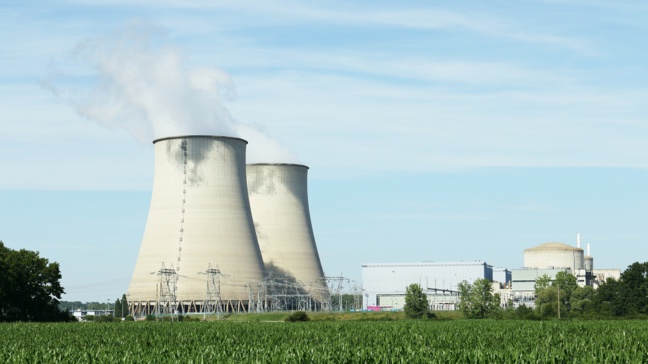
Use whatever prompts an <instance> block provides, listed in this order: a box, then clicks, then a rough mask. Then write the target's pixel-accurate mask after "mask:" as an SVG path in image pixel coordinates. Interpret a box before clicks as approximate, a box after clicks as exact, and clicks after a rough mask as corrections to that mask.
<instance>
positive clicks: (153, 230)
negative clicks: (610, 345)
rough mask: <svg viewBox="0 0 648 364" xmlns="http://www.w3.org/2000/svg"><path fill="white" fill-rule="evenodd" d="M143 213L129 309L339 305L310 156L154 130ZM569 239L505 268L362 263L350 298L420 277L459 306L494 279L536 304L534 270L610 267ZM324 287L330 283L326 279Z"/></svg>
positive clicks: (510, 295)
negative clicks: (322, 243) (466, 289)
mask: <svg viewBox="0 0 648 364" xmlns="http://www.w3.org/2000/svg"><path fill="white" fill-rule="evenodd" d="M153 144H154V148H155V173H154V181H153V190H152V195H151V204H150V209H149V215H148V220H147V222H146V228H145V231H144V236H143V238H142V244H141V247H140V251H139V255H138V258H137V263H136V265H135V269H134V271H133V277H132V279H131V283H130V287H129V290H128V302H129V310H130V313H131V314H132V315H134V316H140V317H141V316H144V315H149V314H156V315H176V314H178V313H182V314H187V313H195V314H197V313H200V314H205V315H206V314H216V315H218V314H220V313H224V312H263V311H278V310H305V311H312V310H330V309H331V308H333V307H332V306H333V305H332V300H331V299H332V297H334V296H335V297H337V298H338V301H337V303H338V304H339V309H340V310H343V306H342V295H341V292H342V288H341V287H342V282H343V281H344V280H345V278H344V277H341V276H340V277H325V275H324V270H323V269H322V264H321V262H320V258H319V253H318V251H317V245H316V243H315V236H314V234H313V228H312V224H311V218H310V209H309V205H308V187H307V186H308V167H307V166H304V165H299V164H287V163H286V164H248V165H246V146H247V142H246V141H245V140H243V139H240V138H234V137H225V136H207V135H188V136H176V137H167V138H162V139H157V140H155V141H154V142H153ZM576 240H577V242H576V246H571V245H568V244H563V243H558V242H550V243H544V244H540V245H538V246H536V247H532V248H528V249H526V250H524V265H523V267H522V268H521V269H514V270H512V271H509V270H508V269H505V268H493V267H492V266H491V265H489V264H487V263H486V262H484V261H473V262H421V263H380V264H363V265H362V280H363V282H362V288H356V289H355V292H354V294H353V297H354V298H353V299H354V302H357V304H356V303H354V308H356V309H360V297H361V298H362V309H365V310H384V309H389V310H399V309H402V308H403V306H404V304H405V290H406V287H407V286H408V285H410V284H412V283H418V284H419V285H421V287H422V288H423V290H424V291H425V292H426V294H427V297H428V303H429V305H430V308H431V309H434V310H455V309H457V306H458V303H459V295H458V286H459V284H460V283H461V282H463V281H467V282H469V283H473V282H474V281H475V280H477V279H488V280H490V281H491V282H493V288H494V290H495V291H496V292H497V293H499V294H500V297H501V299H502V302H503V304H504V303H507V302H512V303H513V304H514V305H520V304H525V305H527V306H533V304H534V295H535V292H534V285H535V281H536V280H537V279H538V278H539V277H541V276H544V275H547V276H549V277H550V278H551V279H554V278H555V277H556V274H558V273H559V272H566V273H570V274H573V275H574V276H576V278H577V283H578V284H579V285H580V286H596V285H597V284H598V282H601V281H603V280H605V279H606V278H608V277H614V278H618V276H619V275H620V270H618V269H599V270H595V269H594V258H592V256H591V255H590V247H589V244H587V254H585V251H584V250H583V249H582V248H581V246H580V245H581V244H580V234H578V235H577V238H576ZM329 286H330V287H332V288H331V289H330V288H329Z"/></svg>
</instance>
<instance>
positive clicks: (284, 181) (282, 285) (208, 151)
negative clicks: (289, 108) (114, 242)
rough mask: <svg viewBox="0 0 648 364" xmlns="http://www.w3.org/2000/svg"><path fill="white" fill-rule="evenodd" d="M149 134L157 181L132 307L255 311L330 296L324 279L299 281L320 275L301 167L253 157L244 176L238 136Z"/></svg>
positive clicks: (137, 310)
mask: <svg viewBox="0 0 648 364" xmlns="http://www.w3.org/2000/svg"><path fill="white" fill-rule="evenodd" d="M153 143H154V148H155V173H154V181H153V191H152V195H151V204H150V209H149V215H148V219H147V222H146V228H145V231H144V236H143V238H142V243H141V246H140V251H139V255H138V258H137V263H136V265H135V269H134V271H133V277H132V279H131V283H130V287H129V290H128V300H129V304H130V313H131V314H133V315H137V316H141V315H146V314H152V313H157V314H175V313H192V312H200V313H213V312H222V311H233V312H240V311H252V310H255V311H259V310H265V309H271V308H274V309H276V308H281V307H283V308H287V306H286V304H287V303H289V302H293V303H294V304H295V305H298V306H299V307H294V308H304V307H307V305H312V304H314V303H317V302H319V300H322V299H324V298H327V296H328V292H327V291H326V288H325V286H324V287H323V286H322V285H321V284H320V285H319V286H317V285H310V286H304V285H301V286H300V285H299V284H300V282H311V281H316V280H317V278H318V276H319V278H320V281H322V282H323V281H324V277H323V274H322V268H321V264H320V262H319V256H318V254H317V247H316V246H315V240H314V237H313V232H312V227H311V223H310V214H309V212H308V199H307V192H306V170H307V167H305V166H285V167H283V166H269V165H263V166H251V167H249V168H250V171H251V173H252V174H253V177H252V178H251V179H250V180H249V181H248V179H247V174H246V163H245V153H246V145H247V142H246V141H245V140H243V139H239V138H232V137H222V136H206V135H192V136H177V137H168V138H162V139H158V140H155V141H154V142H153ZM264 178H268V180H267V181H265V180H264ZM248 183H249V184H250V186H252V187H253V188H254V191H252V193H251V194H248ZM251 198H252V199H253V200H254V201H255V203H254V206H255V209H254V211H255V214H256V216H257V217H258V221H255V220H254V218H253V215H252V209H251V205H250V199H251ZM255 225H257V226H258V228H259V231H257V229H256V228H255ZM257 236H260V238H257ZM259 239H260V240H262V241H263V245H262V246H263V247H264V252H265V254H266V257H267V259H268V261H267V262H264V259H263V255H262V251H261V248H260V245H259ZM266 264H267V266H268V267H271V268H272V270H273V272H274V276H269V275H268V269H266ZM278 272H283V273H285V274H286V275H288V276H289V277H288V278H286V277H283V276H282V277H278V275H279V273H278ZM273 277H274V278H273ZM311 287H313V288H314V289H313V292H310V291H309V289H310V288H311ZM315 291H317V293H316V294H315ZM279 296H282V298H281V300H280V301H281V302H279V303H281V304H279V305H274V306H273V302H274V303H277V302H275V301H273V298H277V297H279ZM291 298H292V299H293V300H292V301H291ZM295 298H296V299H297V300H298V302H295V301H294V299H295ZM305 305H306V306H305ZM320 305H321V302H320ZM308 307H309V306H308Z"/></svg>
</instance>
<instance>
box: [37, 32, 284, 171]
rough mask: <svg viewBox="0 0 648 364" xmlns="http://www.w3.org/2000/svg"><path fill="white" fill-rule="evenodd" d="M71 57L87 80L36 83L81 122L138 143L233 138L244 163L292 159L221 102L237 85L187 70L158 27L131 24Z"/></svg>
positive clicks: (215, 72) (212, 73) (217, 74)
mask: <svg viewBox="0 0 648 364" xmlns="http://www.w3.org/2000/svg"><path fill="white" fill-rule="evenodd" d="M72 57H73V58H74V59H75V60H77V61H80V62H81V65H82V66H85V67H88V66H89V67H90V69H91V70H92V72H91V75H90V80H91V82H89V83H84V84H83V85H81V86H78V85H77V86H75V87H76V89H75V90H67V89H65V88H62V87H61V86H60V85H59V82H57V81H52V80H46V81H44V82H42V85H43V86H44V87H46V88H48V89H49V90H50V91H52V92H53V93H54V94H55V95H57V96H62V97H65V98H66V99H67V100H68V101H70V102H71V103H72V104H73V105H74V106H75V108H76V110H77V112H78V113H79V114H80V115H82V116H83V117H86V118H88V119H90V120H93V121H96V122H98V123H99V124H101V125H103V126H106V127H108V128H111V129H121V130H124V131H126V132H128V133H129V134H130V135H132V136H133V137H134V138H135V139H136V140H137V141H139V142H140V143H150V142H151V141H152V140H154V139H158V138H162V137H168V136H177V135H219V136H233V137H241V138H243V139H246V140H248V142H249V144H248V156H249V159H251V160H255V161H256V162H290V161H294V160H295V157H294V155H293V154H292V153H291V152H290V151H288V150H287V149H286V148H285V147H283V146H281V145H280V144H279V143H278V142H276V141H275V140H273V139H272V138H270V137H269V136H267V135H266V134H264V133H263V132H261V131H260V130H257V129H255V128H253V127H250V126H249V125H243V124H238V123H236V122H235V121H234V119H233V118H232V117H231V115H230V113H229V111H228V109H227V107H226V106H225V101H228V100H231V99H232V98H233V97H234V95H235V86H234V82H233V80H232V78H231V77H230V76H229V75H228V74H227V73H226V72H224V71H222V70H220V69H218V68H215V67H188V66H187V61H186V59H185V57H184V55H183V53H182V52H181V51H180V50H179V49H178V48H176V47H173V46H171V45H169V44H167V43H165V42H164V36H163V31H162V30H161V29H160V28H158V27H155V26H152V25H150V24H146V23H141V22H137V23H131V24H129V25H127V26H125V27H124V28H122V29H119V30H117V31H116V32H114V33H110V34H107V35H104V36H100V37H97V38H93V39H88V40H85V41H83V42H81V43H79V44H78V45H77V46H76V47H75V48H74V50H73V51H72ZM57 71H58V72H57V73H59V74H61V73H62V72H61V71H60V70H57ZM63 74H64V73H63ZM61 77H63V78H65V76H59V78H61ZM59 81H60V80H59ZM79 87H80V89H79ZM70 95H77V96H76V97H74V98H73V97H70ZM253 143H258V144H259V145H258V146H255V145H254V144H253Z"/></svg>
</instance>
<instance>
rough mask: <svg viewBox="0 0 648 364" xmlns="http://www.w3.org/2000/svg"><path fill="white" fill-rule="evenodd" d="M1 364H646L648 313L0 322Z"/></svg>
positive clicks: (647, 355)
mask: <svg viewBox="0 0 648 364" xmlns="http://www.w3.org/2000/svg"><path fill="white" fill-rule="evenodd" d="M0 345H1V350H0V362H2V363H335V362H338V363H646V362H648V322H646V321H491V320H480V321H476V320H475V321H472V320H471V321H469V320H456V321H434V320H431V321H406V320H403V321H393V322H383V321H373V322H361V321H347V322H307V323H283V322H254V323H250V322H134V323H128V322H122V323H108V324H98V323H68V324H47V323H42V324H38V323H15V324H0Z"/></svg>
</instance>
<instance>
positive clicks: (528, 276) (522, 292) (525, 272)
mask: <svg viewBox="0 0 648 364" xmlns="http://www.w3.org/2000/svg"><path fill="white" fill-rule="evenodd" d="M558 272H566V273H570V274H571V273H572V272H571V270H570V269H569V268H545V269H535V268H526V269H525V268H523V269H513V270H511V277H512V279H511V289H510V290H508V291H504V292H502V293H500V296H501V298H502V302H503V303H507V302H509V301H510V302H511V303H513V307H518V306H519V305H522V304H524V305H525V306H527V307H531V308H533V307H535V283H536V280H537V279H538V278H540V277H542V276H544V275H547V276H549V277H550V278H551V280H552V281H553V280H555V279H556V274H558Z"/></svg>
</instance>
